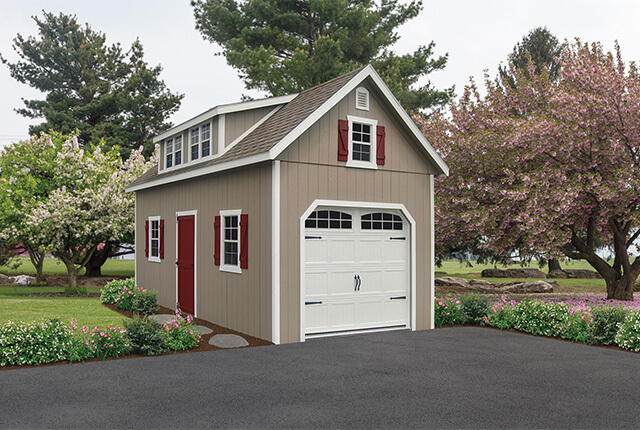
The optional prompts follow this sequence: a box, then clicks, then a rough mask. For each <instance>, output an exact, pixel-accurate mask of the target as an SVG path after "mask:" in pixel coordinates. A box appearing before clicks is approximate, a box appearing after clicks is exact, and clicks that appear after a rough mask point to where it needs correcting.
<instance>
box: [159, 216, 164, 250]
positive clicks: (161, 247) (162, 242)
mask: <svg viewBox="0 0 640 430" xmlns="http://www.w3.org/2000/svg"><path fill="white" fill-rule="evenodd" d="M163 258H164V220H163V219H161V220H160V259H161V260H162V259H163Z"/></svg>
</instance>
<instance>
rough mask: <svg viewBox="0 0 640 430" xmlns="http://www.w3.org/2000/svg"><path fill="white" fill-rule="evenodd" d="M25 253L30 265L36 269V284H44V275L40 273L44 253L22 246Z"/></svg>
mask: <svg viewBox="0 0 640 430" xmlns="http://www.w3.org/2000/svg"><path fill="white" fill-rule="evenodd" d="M24 246H25V249H26V250H27V253H28V254H29V260H31V264H33V267H35V268H36V284H43V283H44V275H43V273H42V267H43V266H44V252H38V251H36V250H35V249H33V248H32V247H31V246H28V245H24Z"/></svg>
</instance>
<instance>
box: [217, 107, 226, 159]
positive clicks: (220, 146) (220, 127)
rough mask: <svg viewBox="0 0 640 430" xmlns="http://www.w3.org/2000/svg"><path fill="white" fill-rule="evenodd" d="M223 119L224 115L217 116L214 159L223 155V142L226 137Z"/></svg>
mask: <svg viewBox="0 0 640 430" xmlns="http://www.w3.org/2000/svg"><path fill="white" fill-rule="evenodd" d="M225 118H226V116H225V115H220V116H218V139H217V141H218V152H217V153H216V157H219V156H221V155H222V154H223V153H224V140H225V136H226V129H225Z"/></svg>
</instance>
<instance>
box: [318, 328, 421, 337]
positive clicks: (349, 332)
mask: <svg viewBox="0 0 640 430" xmlns="http://www.w3.org/2000/svg"><path fill="white" fill-rule="evenodd" d="M398 330H410V329H409V327H382V328H372V329H365V330H348V331H341V332H336V333H319V334H310V335H309V336H306V340H313V339H320V338H321V337H333V336H349V335H352V334H365V333H378V332H381V331H398Z"/></svg>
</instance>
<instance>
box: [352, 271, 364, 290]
mask: <svg viewBox="0 0 640 430" xmlns="http://www.w3.org/2000/svg"><path fill="white" fill-rule="evenodd" d="M353 279H355V281H356V286H355V288H354V289H353V291H360V285H362V281H361V280H360V275H354V276H353Z"/></svg>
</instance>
